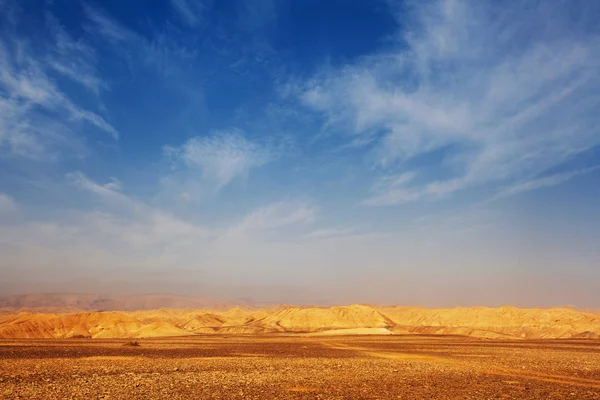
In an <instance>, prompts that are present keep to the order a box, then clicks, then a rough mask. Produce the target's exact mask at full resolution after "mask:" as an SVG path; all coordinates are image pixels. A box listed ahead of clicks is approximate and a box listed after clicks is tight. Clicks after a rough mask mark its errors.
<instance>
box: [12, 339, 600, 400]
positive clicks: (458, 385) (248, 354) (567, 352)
mask: <svg viewBox="0 0 600 400" xmlns="http://www.w3.org/2000/svg"><path fill="white" fill-rule="evenodd" d="M126 343H127V341H126V340H97V339H78V340H75V339H72V340H3V341H0V398H6V399H16V398H21V399H391V398H399V399H577V400H578V399H600V341H598V340H546V341H492V340H480V339H473V338H463V337H424V336H361V337H356V336H355V337H307V336H299V335H298V336H258V337H257V336H225V337H223V336H219V337H215V336H195V337H189V338H177V339H164V338H163V339H147V340H140V341H139V344H140V346H137V347H133V346H128V345H126Z"/></svg>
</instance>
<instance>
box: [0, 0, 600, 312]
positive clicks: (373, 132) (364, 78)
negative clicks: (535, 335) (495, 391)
mask: <svg viewBox="0 0 600 400" xmlns="http://www.w3.org/2000/svg"><path fill="white" fill-rule="evenodd" d="M597 15H600V3H598V2H596V1H592V0H587V1H584V0H582V1H559V0H552V1H546V2H531V1H515V2H495V1H477V2H475V1H460V0H443V1H432V2H417V1H407V2H400V1H367V0H364V1H362V0H356V1H341V0H330V1H313V0H306V1H301V2H299V1H291V0H279V1H278V0H257V1H253V2H247V1H241V0H226V1H210V0H201V1H192V0H170V1H168V0H165V1H163V2H143V1H138V2H126V3H123V2H122V1H102V2H99V1H98V2H93V1H81V2H80V1H66V2H65V1H29V0H26V1H14V0H2V1H0V171H1V172H0V251H1V254H2V257H1V259H0V272H1V273H2V275H3V279H2V280H1V282H0V291H2V292H3V293H20V292H32V291H44V292H47V291H80V292H107V291H118V290H120V291H153V292H157V291H158V292H177V293H186V294H196V295H199V294H200V295H219V296H229V297H254V298H257V299H260V300H266V301H280V302H286V301H294V302H315V303H316V302H321V303H335V302H338V303H340V302H378V303H399V304H422V305H436V306H442V305H447V306H454V305H498V304H514V305H532V306H551V305H565V304H573V305H577V306H582V307H583V306H585V307H590V306H598V305H599V304H600V294H598V291H597V288H596V286H597V285H596V284H597V282H600V246H598V243H600V213H599V212H598V211H599V209H600V131H599V128H598V127H599V126H600V112H599V111H598V110H599V109H600V107H599V106H600V74H599V72H598V71H600V24H599V23H598V22H597V18H596V16H597Z"/></svg>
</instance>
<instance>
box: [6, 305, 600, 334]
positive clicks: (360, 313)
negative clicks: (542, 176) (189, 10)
mask: <svg viewBox="0 0 600 400" xmlns="http://www.w3.org/2000/svg"><path fill="white" fill-rule="evenodd" d="M59 298H61V299H63V300H65V298H62V297H59ZM67 299H68V300H69V301H68V302H66V304H69V305H77V306H81V305H82V304H87V303H88V302H90V301H91V300H90V299H91V298H89V297H68V298H67ZM157 299H161V301H160V302H159V300H157ZM165 299H171V298H162V297H157V298H152V300H144V301H142V300H139V299H136V300H135V301H131V303H126V304H127V306H133V305H135V306H139V305H143V306H149V305H152V304H158V303H160V304H170V305H173V304H180V303H178V301H181V300H177V301H175V300H169V302H167V303H165V301H166V300H165ZM84 300H85V301H84ZM100 300H102V299H100ZM65 301H66V300H65ZM198 301H199V302H200V303H202V304H207V303H206V302H202V301H200V300H198ZM157 302H158V303H157ZM92 303H93V301H92ZM101 303H102V304H105V303H104V300H102V301H101ZM10 304H14V303H10ZM19 304H20V303H19ZM93 304H96V303H93ZM119 304H125V303H119ZM186 304H192V301H190V302H189V303H186ZM273 333H287V334H292V333H293V334H310V335H335V334H428V335H435V334H444V335H465V336H473V337H482V338H497V339H544V338H599V337H600V315H599V314H593V313H585V312H581V311H577V310H573V309H569V308H552V309H521V308H516V307H498V308H486V307H474V308H449V309H430V308H423V307H373V306H366V305H351V306H339V307H283V308H279V309H273V308H271V309H249V308H247V309H243V308H232V309H229V310H226V311H225V310H224V309H213V310H207V309H202V310H176V309H170V308H163V309H160V310H145V311H105V312H76V313H25V312H21V313H12V314H6V315H0V338H83V337H85V338H142V337H158V336H184V335H197V334H273Z"/></svg>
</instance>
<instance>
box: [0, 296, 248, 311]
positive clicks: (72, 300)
mask: <svg viewBox="0 0 600 400" xmlns="http://www.w3.org/2000/svg"><path fill="white" fill-rule="evenodd" d="M235 305H247V304H246V302H245V301H240V302H237V301H233V300H223V299H215V298H208V297H193V296H180V295H173V294H130V295H102V294H72V293H46V294H24V295H15V296H6V297H0V312H4V313H7V312H19V311H30V312H73V311H135V310H154V309H158V308H177V309H198V308H211V309H223V308H230V307H232V306H235Z"/></svg>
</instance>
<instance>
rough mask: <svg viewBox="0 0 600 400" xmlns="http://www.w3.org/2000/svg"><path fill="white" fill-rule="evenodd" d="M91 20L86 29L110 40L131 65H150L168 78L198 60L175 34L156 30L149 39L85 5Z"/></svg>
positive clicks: (105, 13) (102, 12) (98, 10)
mask: <svg viewBox="0 0 600 400" xmlns="http://www.w3.org/2000/svg"><path fill="white" fill-rule="evenodd" d="M84 11H85V14H86V16H87V18H88V20H89V23H88V24H87V25H85V28H86V30H87V31H88V32H89V33H90V34H92V35H94V36H97V37H99V38H101V39H104V40H106V41H107V42H108V43H109V44H110V45H111V46H112V47H113V48H114V50H115V51H116V52H117V53H119V54H120V55H121V57H123V58H124V59H125V60H126V61H127V62H128V63H129V64H132V65H130V67H135V66H136V64H137V65H142V66H148V67H152V68H154V69H155V70H156V71H157V72H159V73H160V74H162V75H164V76H172V75H174V74H175V73H177V72H179V69H180V66H181V64H182V62H184V61H189V60H191V59H192V58H193V57H195V52H194V51H193V50H190V49H189V48H188V47H186V46H184V45H183V44H182V43H180V41H178V40H177V38H176V37H175V36H174V35H170V34H168V33H167V32H162V31H154V32H152V35H151V37H146V36H144V35H142V34H140V33H138V32H136V31H134V30H133V29H130V28H128V27H126V26H124V25H122V24H121V23H119V21H117V20H116V19H115V18H113V17H112V16H111V15H109V14H108V13H107V12H106V11H104V10H102V9H100V8H97V7H94V6H92V5H90V4H85V3H84Z"/></svg>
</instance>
